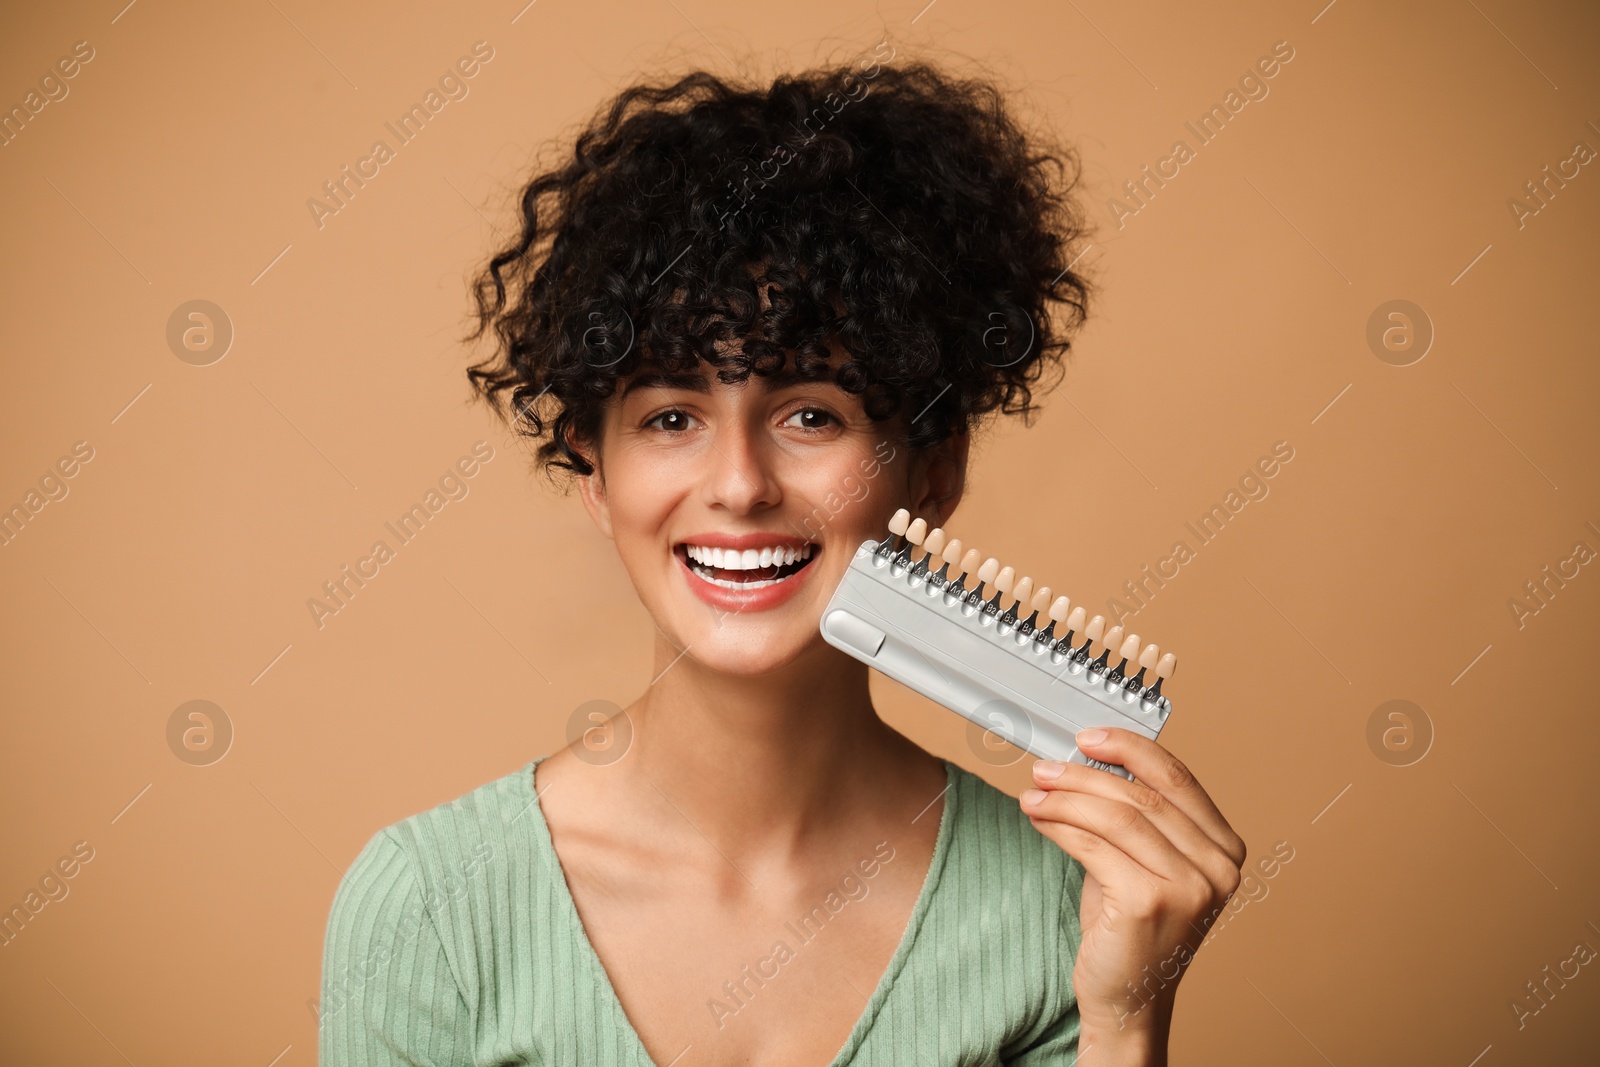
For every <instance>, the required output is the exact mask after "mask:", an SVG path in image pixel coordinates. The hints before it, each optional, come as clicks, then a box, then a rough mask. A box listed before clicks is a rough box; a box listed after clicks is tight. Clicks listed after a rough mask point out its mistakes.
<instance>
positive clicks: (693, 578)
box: [672, 545, 822, 611]
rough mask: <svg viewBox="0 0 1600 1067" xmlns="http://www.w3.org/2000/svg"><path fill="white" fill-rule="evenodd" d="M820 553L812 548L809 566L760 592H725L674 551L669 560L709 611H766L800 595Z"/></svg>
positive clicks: (758, 590)
mask: <svg viewBox="0 0 1600 1067" xmlns="http://www.w3.org/2000/svg"><path fill="white" fill-rule="evenodd" d="M821 552H822V547H821V546H820V545H818V546H815V547H813V548H812V550H811V562H810V563H808V564H806V565H805V566H804V567H801V568H800V569H799V570H798V571H796V572H795V573H794V575H793V576H792V577H790V578H787V579H785V580H784V581H781V582H779V583H778V584H777V585H764V586H762V587H761V588H760V589H749V590H744V589H724V588H723V587H722V586H720V585H713V584H711V583H710V582H708V581H706V580H704V579H703V578H701V577H700V576H699V575H698V574H696V573H695V572H694V570H693V569H692V568H690V566H689V564H688V562H687V561H686V560H685V559H684V557H683V556H681V555H679V554H678V553H677V552H676V551H674V552H673V553H672V558H673V559H676V560H677V561H678V567H679V569H680V570H682V571H683V577H684V580H685V581H687V582H688V583H689V588H690V589H692V590H694V595H695V596H697V597H699V598H700V599H701V600H704V601H705V602H706V603H707V604H710V605H711V606H712V607H714V608H721V609H723V610H724V611H766V610H768V609H769V608H775V607H777V606H778V605H780V604H782V603H784V602H785V601H787V600H788V599H789V598H790V597H792V596H794V595H795V594H796V593H798V592H799V591H800V587H801V586H802V585H804V584H806V579H807V577H808V576H809V575H810V574H811V572H812V571H814V570H816V569H817V557H818V556H819V555H820V554H821Z"/></svg>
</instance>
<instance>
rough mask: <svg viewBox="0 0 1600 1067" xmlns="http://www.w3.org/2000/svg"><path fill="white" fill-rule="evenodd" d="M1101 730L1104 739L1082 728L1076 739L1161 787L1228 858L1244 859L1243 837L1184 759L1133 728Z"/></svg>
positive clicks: (1093, 752) (1097, 756)
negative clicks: (1095, 736)
mask: <svg viewBox="0 0 1600 1067" xmlns="http://www.w3.org/2000/svg"><path fill="white" fill-rule="evenodd" d="M1100 732H1102V733H1104V734H1105V737H1104V739H1103V740H1096V739H1095V738H1094V734H1095V733H1096V731H1094V730H1081V731H1079V733H1078V736H1077V738H1076V740H1077V744H1078V747H1079V748H1081V749H1082V750H1083V752H1084V754H1085V755H1092V756H1093V757H1094V758H1095V759H1097V760H1101V761H1102V762H1105V763H1114V764H1116V765H1117V766H1119V767H1126V768H1127V769H1128V771H1129V772H1130V773H1132V775H1133V776H1134V777H1135V778H1137V779H1139V780H1140V781H1141V782H1144V783H1146V784H1148V785H1152V786H1154V787H1155V788H1156V789H1158V790H1160V791H1161V793H1162V795H1164V796H1165V797H1166V798H1167V799H1168V800H1170V801H1172V802H1173V803H1174V804H1176V805H1177V806H1178V807H1179V808H1181V809H1182V810H1183V812H1184V814H1186V815H1188V816H1189V818H1190V819H1192V820H1193V821H1194V824H1195V825H1196V826H1198V827H1200V829H1201V830H1203V831H1205V834H1206V836H1207V837H1209V838H1211V840H1213V841H1215V842H1216V843H1217V844H1218V845H1219V846H1220V847H1221V848H1222V851H1223V852H1226V853H1227V854H1228V858H1230V859H1232V860H1233V861H1234V863H1236V864H1240V865H1242V864H1243V863H1244V860H1245V855H1246V848H1245V843H1244V838H1242V837H1240V836H1239V835H1238V834H1237V833H1235V832H1234V829H1233V827H1231V826H1229V825H1228V820H1227V819H1225V818H1223V817H1222V812H1220V811H1218V810H1217V806H1216V804H1214V803H1213V802H1212V800H1211V796H1210V794H1208V793H1207V792H1206V791H1205V789H1204V788H1203V787H1202V786H1201V785H1200V782H1199V780H1198V779H1196V778H1195V776H1194V774H1193V772H1191V771H1190V770H1189V768H1188V767H1186V766H1184V764H1183V761H1182V760H1180V759H1178V757H1176V756H1174V755H1173V754H1172V753H1171V752H1168V751H1167V750H1166V749H1165V748H1162V747H1161V745H1160V744H1158V743H1157V742H1155V741H1152V740H1151V739H1150V738H1148V737H1145V736H1144V735H1142V734H1136V733H1134V732H1133V731H1132V730H1124V729H1122V728H1121V727H1118V726H1108V727H1106V728H1105V729H1104V730H1102V731H1100Z"/></svg>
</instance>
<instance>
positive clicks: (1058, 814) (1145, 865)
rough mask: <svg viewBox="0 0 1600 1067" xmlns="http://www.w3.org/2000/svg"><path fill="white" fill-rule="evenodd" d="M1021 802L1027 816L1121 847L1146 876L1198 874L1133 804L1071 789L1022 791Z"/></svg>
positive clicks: (1180, 878) (1168, 877) (1176, 878)
mask: <svg viewBox="0 0 1600 1067" xmlns="http://www.w3.org/2000/svg"><path fill="white" fill-rule="evenodd" d="M1101 773H1104V772H1101ZM1021 802H1022V810H1023V811H1024V812H1026V813H1027V814H1028V815H1029V816H1030V817H1033V818H1038V819H1049V820H1051V821H1053V822H1061V823H1066V824H1068V825H1070V826H1076V827H1078V828H1079V829H1081V830H1086V831H1088V832H1089V833H1091V834H1094V835H1095V836H1096V837H1099V838H1102V839H1104V840H1105V841H1108V842H1110V843H1111V844H1112V845H1114V846H1116V847H1117V848H1119V849H1121V850H1122V851H1123V852H1124V853H1126V854H1127V856H1128V858H1129V859H1131V860H1133V861H1134V862H1135V863H1137V864H1138V865H1139V866H1140V867H1141V868H1142V869H1143V870H1144V871H1146V872H1148V875H1153V876H1155V877H1156V878H1159V879H1161V880H1162V881H1166V882H1179V881H1184V880H1186V879H1188V878H1189V876H1190V875H1194V874H1196V873H1197V872H1196V871H1195V867H1194V865H1193V864H1192V863H1190V862H1189V861H1188V859H1187V858H1186V857H1185V856H1184V854H1183V853H1182V852H1180V851H1179V850H1178V848H1177V846H1176V845H1174V844H1173V843H1172V842H1171V841H1170V840H1168V838H1167V835H1166V834H1164V833H1162V832H1161V831H1160V830H1159V829H1157V827H1156V826H1155V824H1154V823H1152V822H1151V821H1150V820H1149V819H1147V818H1145V817H1144V813H1143V812H1141V811H1139V809H1137V808H1135V807H1133V806H1132V805H1129V804H1124V803H1122V802H1121V801H1118V800H1108V799H1107V798H1105V797H1101V796H1095V795H1094V794H1092V793H1079V792H1075V791H1073V790H1070V789H1052V790H1045V791H1042V792H1040V791H1036V790H1029V791H1028V792H1026V793H1024V794H1022V797H1021Z"/></svg>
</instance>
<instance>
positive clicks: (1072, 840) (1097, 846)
mask: <svg viewBox="0 0 1600 1067" xmlns="http://www.w3.org/2000/svg"><path fill="white" fill-rule="evenodd" d="M1028 821H1029V822H1031V823H1032V824H1033V828H1034V829H1035V830H1038V831H1039V833H1041V834H1043V835H1044V836H1045V837H1048V838H1049V839H1050V840H1051V841H1054V842H1055V843H1056V845H1057V847H1059V848H1060V849H1061V851H1063V852H1065V853H1066V854H1067V855H1069V856H1071V857H1072V858H1073V859H1075V860H1077V861H1078V862H1079V863H1080V864H1082V865H1083V869H1084V871H1086V872H1087V873H1088V874H1089V875H1090V876H1092V877H1093V878H1094V879H1095V880H1096V881H1098V882H1099V883H1100V884H1101V885H1102V886H1137V887H1139V890H1140V891H1141V892H1142V893H1144V894H1146V895H1153V894H1154V891H1155V888H1154V887H1155V880H1154V879H1153V878H1152V877H1151V876H1150V872H1149V871H1146V870H1145V869H1144V868H1143V867H1140V866H1139V865H1138V864H1137V863H1135V862H1133V860H1131V859H1129V858H1128V854H1127V853H1125V852H1123V851H1122V850H1121V849H1119V848H1118V847H1117V846H1116V845H1113V844H1112V843H1111V842H1109V841H1107V840H1106V839H1105V838H1103V837H1100V836H1098V835H1096V834H1092V833H1090V832H1089V831H1088V830H1084V829H1080V828H1079V827H1076V826H1073V825H1072V824H1071V823H1064V822H1057V821H1056V820H1054V819H1046V818H1034V817H1031V816H1030V817H1029V819H1028Z"/></svg>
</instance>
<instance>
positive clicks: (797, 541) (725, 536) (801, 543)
mask: <svg viewBox="0 0 1600 1067" xmlns="http://www.w3.org/2000/svg"><path fill="white" fill-rule="evenodd" d="M678 544H680V545H700V546H701V547H702V548H734V549H738V550H740V551H741V552H742V551H744V550H745V549H747V548H804V547H805V546H806V545H815V544H816V542H815V541H807V540H806V539H805V538H804V537H793V536H790V535H787V534H779V533H740V534H733V533H699V534H691V535H689V536H688V537H685V538H683V539H682V540H680V541H679V542H678Z"/></svg>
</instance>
